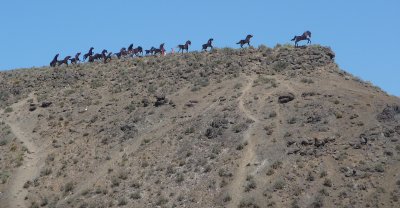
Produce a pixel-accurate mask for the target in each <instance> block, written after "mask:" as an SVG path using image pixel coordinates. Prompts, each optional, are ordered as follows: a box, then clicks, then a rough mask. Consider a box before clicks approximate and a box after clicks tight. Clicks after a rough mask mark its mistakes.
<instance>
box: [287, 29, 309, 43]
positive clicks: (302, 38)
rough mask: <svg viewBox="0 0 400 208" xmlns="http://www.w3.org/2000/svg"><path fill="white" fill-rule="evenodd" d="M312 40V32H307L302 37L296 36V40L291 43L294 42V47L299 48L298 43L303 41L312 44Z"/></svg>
mask: <svg viewBox="0 0 400 208" xmlns="http://www.w3.org/2000/svg"><path fill="white" fill-rule="evenodd" d="M310 38H311V32H310V31H308V30H307V31H305V32H304V33H303V34H302V35H300V36H294V38H293V39H292V40H291V41H294V46H295V47H298V46H299V44H298V42H299V41H302V40H307V44H311V39H310Z"/></svg>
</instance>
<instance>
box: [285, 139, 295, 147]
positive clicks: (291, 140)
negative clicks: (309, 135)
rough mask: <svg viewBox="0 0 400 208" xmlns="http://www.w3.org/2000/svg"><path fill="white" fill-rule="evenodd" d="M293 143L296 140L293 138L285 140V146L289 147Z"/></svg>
mask: <svg viewBox="0 0 400 208" xmlns="http://www.w3.org/2000/svg"><path fill="white" fill-rule="evenodd" d="M295 143H296V141H295V140H294V139H289V141H287V142H286V146H287V147H290V146H292V144H295Z"/></svg>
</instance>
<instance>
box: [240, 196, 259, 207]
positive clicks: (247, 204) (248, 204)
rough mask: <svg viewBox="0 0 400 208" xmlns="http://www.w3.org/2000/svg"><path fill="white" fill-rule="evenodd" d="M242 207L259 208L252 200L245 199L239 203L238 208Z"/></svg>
mask: <svg viewBox="0 0 400 208" xmlns="http://www.w3.org/2000/svg"><path fill="white" fill-rule="evenodd" d="M243 207H252V208H259V207H260V206H258V205H257V204H256V203H255V200H254V199H253V198H245V199H242V201H240V203H239V208H243Z"/></svg>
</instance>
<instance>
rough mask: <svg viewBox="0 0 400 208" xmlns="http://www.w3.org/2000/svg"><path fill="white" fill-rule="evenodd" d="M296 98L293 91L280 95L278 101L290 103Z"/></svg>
mask: <svg viewBox="0 0 400 208" xmlns="http://www.w3.org/2000/svg"><path fill="white" fill-rule="evenodd" d="M292 100H294V95H293V94H292V93H290V92H289V93H283V94H281V95H279V98H278V102H279V103H288V102H290V101H292Z"/></svg>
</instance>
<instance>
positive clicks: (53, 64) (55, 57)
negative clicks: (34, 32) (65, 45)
mask: <svg viewBox="0 0 400 208" xmlns="http://www.w3.org/2000/svg"><path fill="white" fill-rule="evenodd" d="M59 55H60V54H58V53H57V54H56V56H54V58H53V60H52V61H51V62H50V66H51V67H55V66H56V65H57V62H58V60H57V59H58V56H59Z"/></svg>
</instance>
